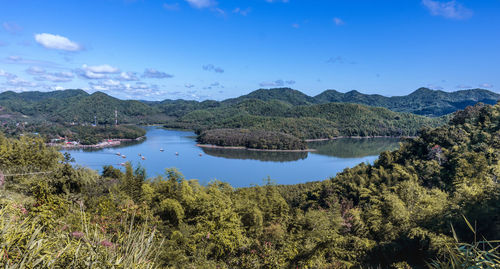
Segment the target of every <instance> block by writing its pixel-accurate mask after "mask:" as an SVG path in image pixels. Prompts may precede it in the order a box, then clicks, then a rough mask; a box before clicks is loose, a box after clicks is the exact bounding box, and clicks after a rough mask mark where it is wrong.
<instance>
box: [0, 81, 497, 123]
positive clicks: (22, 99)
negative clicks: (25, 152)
mask: <svg viewBox="0 0 500 269" xmlns="http://www.w3.org/2000/svg"><path fill="white" fill-rule="evenodd" d="M252 99H254V100H255V99H257V100H261V101H266V102H268V101H272V102H271V103H269V104H270V105H271V106H273V105H276V106H283V105H287V106H308V105H319V104H327V103H332V102H334V103H355V104H362V105H367V106H374V107H384V108H387V109H389V110H392V111H395V112H408V113H413V114H417V115H423V116H430V117H439V116H442V115H446V114H449V113H452V112H454V111H457V110H459V109H463V108H465V107H466V106H469V105H474V104H476V103H477V102H483V103H486V104H495V103H496V102H497V101H498V100H500V94H498V93H494V92H491V91H488V90H484V89H471V90H462V91H456V92H444V91H439V90H431V89H427V88H420V89H418V90H416V91H414V92H413V93H411V94H409V95H406V96H393V97H386V96H382V95H377V94H363V93H360V92H357V91H350V92H346V93H341V92H338V91H335V90H326V91H324V92H322V93H320V94H318V95H316V96H308V95H306V94H304V93H302V92H300V91H297V90H293V89H290V88H275V89H259V90H256V91H253V92H251V93H249V94H247V95H243V96H240V97H237V98H231V99H226V100H223V101H214V100H206V101H202V102H198V101H193V100H170V99H167V100H163V101H153V102H152V101H139V100H120V99H117V98H114V97H112V96H109V95H107V94H105V93H103V92H95V93H92V94H89V93H87V92H85V91H83V90H71V89H70V90H63V91H53V92H22V93H15V92H11V91H8V92H3V93H0V107H1V109H0V113H2V114H4V115H5V114H8V113H14V114H15V113H20V114H22V115H23V116H28V117H41V118H43V119H46V120H49V121H52V122H94V116H95V117H96V118H97V121H98V122H100V123H112V122H114V111H115V109H116V110H117V112H118V114H119V117H118V118H119V120H120V122H122V123H163V122H166V121H170V120H172V119H176V118H179V117H182V116H185V115H187V114H188V113H190V112H193V111H196V110H203V109H210V108H218V107H235V106H237V105H238V104H240V103H242V102H243V101H245V100H252ZM277 101H279V102H277ZM268 106H269V105H268ZM3 118H5V116H4V117H3Z"/></svg>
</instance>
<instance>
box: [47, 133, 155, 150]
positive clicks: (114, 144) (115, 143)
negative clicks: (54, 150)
mask: <svg viewBox="0 0 500 269" xmlns="http://www.w3.org/2000/svg"><path fill="white" fill-rule="evenodd" d="M144 139H146V136H140V137H138V138H117V139H109V140H111V141H102V142H100V143H97V144H92V145H81V144H61V143H47V144H46V145H48V146H50V147H59V148H62V149H85V148H95V149H101V148H112V147H117V146H120V145H121V144H122V142H133V141H142V140H144Z"/></svg>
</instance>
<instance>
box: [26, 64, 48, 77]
mask: <svg viewBox="0 0 500 269" xmlns="http://www.w3.org/2000/svg"><path fill="white" fill-rule="evenodd" d="M45 72H46V71H45V69H43V68H41V67H38V66H32V67H30V68H28V69H26V73H28V74H30V75H41V74H45Z"/></svg>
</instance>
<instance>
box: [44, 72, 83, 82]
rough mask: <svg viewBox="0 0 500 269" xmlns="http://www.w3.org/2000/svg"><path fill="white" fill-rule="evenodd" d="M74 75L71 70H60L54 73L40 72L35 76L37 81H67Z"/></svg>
mask: <svg viewBox="0 0 500 269" xmlns="http://www.w3.org/2000/svg"><path fill="white" fill-rule="evenodd" d="M74 76H75V75H74V74H73V73H71V72H67V71H62V72H55V73H45V72H44V73H41V74H39V75H38V76H37V77H35V79H36V80H38V81H51V82H69V81H72V80H73V77H74Z"/></svg>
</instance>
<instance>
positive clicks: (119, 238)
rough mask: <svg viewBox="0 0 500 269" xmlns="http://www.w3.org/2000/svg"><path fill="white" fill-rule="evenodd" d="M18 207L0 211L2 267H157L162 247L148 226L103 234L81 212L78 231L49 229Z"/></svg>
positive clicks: (130, 225)
mask: <svg viewBox="0 0 500 269" xmlns="http://www.w3.org/2000/svg"><path fill="white" fill-rule="evenodd" d="M18 209H19V208H17V207H16V205H9V206H6V207H3V208H1V209H0V265H1V266H2V267H3V268H9V269H10V268H141V269H150V268H158V264H157V263H156V262H155V261H156V260H157V255H158V252H159V249H160V246H161V242H159V241H158V239H157V236H156V230H155V229H154V228H153V229H151V228H150V227H149V226H148V225H147V223H145V224H140V225H135V224H134V218H133V216H132V217H130V218H127V220H126V224H127V225H128V229H126V230H125V231H122V232H120V231H115V232H113V233H106V232H105V231H103V229H102V228H101V227H99V226H98V225H97V224H91V223H89V221H88V219H87V217H86V214H85V213H84V212H83V210H82V211H81V213H80V215H81V224H80V225H79V226H80V227H79V228H80V229H79V230H77V231H68V230H64V229H63V230H52V231H51V230H47V229H45V227H44V226H43V224H41V223H40V222H39V221H38V220H37V219H36V218H30V217H27V216H24V215H23V213H22V212H21V213H20V212H19V210H18Z"/></svg>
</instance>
